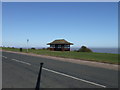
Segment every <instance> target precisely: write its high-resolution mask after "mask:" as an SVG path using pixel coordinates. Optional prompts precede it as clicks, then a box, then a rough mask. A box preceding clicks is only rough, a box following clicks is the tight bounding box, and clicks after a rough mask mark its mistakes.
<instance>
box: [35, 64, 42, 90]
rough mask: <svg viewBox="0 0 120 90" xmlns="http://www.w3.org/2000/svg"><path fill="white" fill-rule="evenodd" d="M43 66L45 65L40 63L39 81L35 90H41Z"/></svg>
mask: <svg viewBox="0 0 120 90" xmlns="http://www.w3.org/2000/svg"><path fill="white" fill-rule="evenodd" d="M42 66H43V63H40V70H39V74H38V78H37V83H36V88H35V90H40V81H41V72H42Z"/></svg>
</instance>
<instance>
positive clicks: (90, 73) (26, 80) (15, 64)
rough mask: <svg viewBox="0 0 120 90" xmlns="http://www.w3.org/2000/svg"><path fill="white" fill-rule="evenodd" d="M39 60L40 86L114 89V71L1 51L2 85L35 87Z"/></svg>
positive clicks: (115, 86)
mask: <svg viewBox="0 0 120 90" xmlns="http://www.w3.org/2000/svg"><path fill="white" fill-rule="evenodd" d="M41 62H43V63H44V65H43V69H42V77H41V88H118V71H117V70H110V69H104V68H98V67H92V66H87V65H82V64H75V63H70V62H63V61H57V60H53V59H46V58H41V57H35V56H29V55H22V54H15V53H10V52H2V87H3V88H35V86H36V82H37V77H38V72H39V67H40V63H41Z"/></svg>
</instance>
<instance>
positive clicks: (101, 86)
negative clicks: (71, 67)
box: [42, 68, 106, 88]
mask: <svg viewBox="0 0 120 90" xmlns="http://www.w3.org/2000/svg"><path fill="white" fill-rule="evenodd" d="M42 69H43V70H46V71H49V72H53V73H56V74H59V75H63V76H66V77H69V78H72V79H75V80H79V81H83V82H86V83H89V84H92V85H96V86H100V87H103V88H106V86H104V85H101V84H97V83H94V82H91V81H87V80H84V79H80V78H77V77H74V76H70V75H67V74H64V73H60V72H57V71H54V70H50V69H47V68H42Z"/></svg>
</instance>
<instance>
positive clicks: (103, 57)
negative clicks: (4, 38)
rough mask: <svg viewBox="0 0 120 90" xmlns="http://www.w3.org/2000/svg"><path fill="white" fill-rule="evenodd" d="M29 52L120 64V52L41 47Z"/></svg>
mask: <svg viewBox="0 0 120 90" xmlns="http://www.w3.org/2000/svg"><path fill="white" fill-rule="evenodd" d="M2 49H3V50H8V51H17V52H20V51H19V49H17V48H2ZM26 51H27V50H26V49H23V51H22V52H25V53H27V52H26ZM29 53H34V54H40V55H48V56H56V57H63V58H73V59H81V60H89V61H96V62H104V63H111V64H120V60H119V59H118V56H119V55H120V54H111V53H88V52H75V51H66V52H65V51H64V52H62V51H49V50H42V49H36V50H32V49H29Z"/></svg>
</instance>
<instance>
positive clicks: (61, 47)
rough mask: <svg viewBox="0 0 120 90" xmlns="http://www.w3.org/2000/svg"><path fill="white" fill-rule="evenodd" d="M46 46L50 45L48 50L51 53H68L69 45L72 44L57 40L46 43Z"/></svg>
mask: <svg viewBox="0 0 120 90" xmlns="http://www.w3.org/2000/svg"><path fill="white" fill-rule="evenodd" d="M47 45H50V47H49V49H50V50H52V51H70V45H73V43H70V42H68V41H66V40H64V39H58V40H54V41H53V42H51V43H47Z"/></svg>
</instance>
